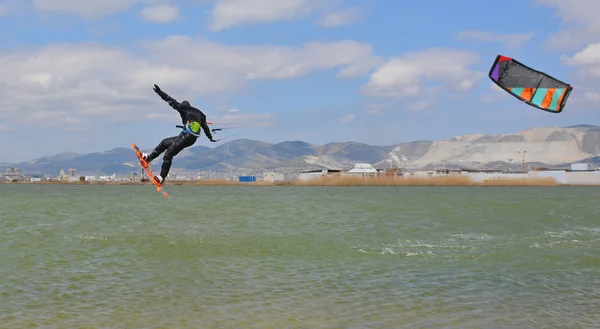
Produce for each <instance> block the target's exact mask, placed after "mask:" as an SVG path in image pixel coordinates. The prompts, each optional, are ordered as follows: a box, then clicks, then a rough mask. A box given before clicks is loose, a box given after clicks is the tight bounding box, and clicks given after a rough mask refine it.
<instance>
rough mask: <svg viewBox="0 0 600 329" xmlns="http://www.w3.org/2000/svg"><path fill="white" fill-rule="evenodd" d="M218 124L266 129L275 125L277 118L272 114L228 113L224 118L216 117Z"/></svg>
mask: <svg viewBox="0 0 600 329" xmlns="http://www.w3.org/2000/svg"><path fill="white" fill-rule="evenodd" d="M211 121H213V122H215V123H216V124H219V125H222V124H225V125H235V126H243V127H246V128H265V127H271V126H273V125H275V124H276V123H277V122H276V121H275V117H274V116H273V114H271V113H239V112H238V113H228V114H225V115H222V116H215V118H214V120H212V119H211Z"/></svg>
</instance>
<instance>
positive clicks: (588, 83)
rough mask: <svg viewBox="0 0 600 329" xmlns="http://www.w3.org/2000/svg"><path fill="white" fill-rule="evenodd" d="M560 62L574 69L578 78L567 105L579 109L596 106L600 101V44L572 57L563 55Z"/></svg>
mask: <svg viewBox="0 0 600 329" xmlns="http://www.w3.org/2000/svg"><path fill="white" fill-rule="evenodd" d="M561 62H562V63H563V64H564V65H567V66H571V67H573V68H575V69H576V74H577V76H578V79H577V81H576V83H573V84H574V86H573V92H572V93H571V96H570V98H569V103H573V104H576V105H577V106H579V107H591V106H597V104H598V101H599V100H600V93H598V90H600V43H595V44H590V45H588V46H587V47H585V48H584V49H583V50H581V51H580V52H578V53H575V54H574V55H572V56H568V55H563V56H561Z"/></svg>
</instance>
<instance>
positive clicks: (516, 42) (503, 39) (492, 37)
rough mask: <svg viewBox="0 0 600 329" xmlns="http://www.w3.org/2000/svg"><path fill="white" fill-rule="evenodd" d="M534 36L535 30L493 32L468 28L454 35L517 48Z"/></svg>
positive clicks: (458, 37) (459, 38)
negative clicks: (509, 32)
mask: <svg viewBox="0 0 600 329" xmlns="http://www.w3.org/2000/svg"><path fill="white" fill-rule="evenodd" d="M534 36H535V32H527V33H514V34H493V33H490V32H485V31H478V30H468V31H462V32H460V33H458V34H457V35H456V38H457V39H458V40H474V41H480V42H500V43H504V44H505V45H506V46H507V47H511V48H519V47H521V46H522V45H523V44H524V43H526V42H528V41H529V40H531V38H533V37H534Z"/></svg>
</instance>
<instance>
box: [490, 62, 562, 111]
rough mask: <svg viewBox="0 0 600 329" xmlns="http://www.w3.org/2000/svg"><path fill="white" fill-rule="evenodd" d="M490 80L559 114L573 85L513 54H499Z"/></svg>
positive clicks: (544, 108)
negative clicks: (516, 57)
mask: <svg viewBox="0 0 600 329" xmlns="http://www.w3.org/2000/svg"><path fill="white" fill-rule="evenodd" d="M489 77H490V79H492V81H494V83H495V84H496V85H498V86H499V87H500V88H502V89H504V90H505V91H506V92H508V93H510V94H511V95H513V96H515V97H516V98H518V99H520V100H521V101H523V102H525V103H527V104H529V105H531V106H533V107H536V108H538V109H540V110H544V111H548V112H552V113H560V112H562V110H563V108H564V107H565V105H566V103H567V98H569V94H570V93H571V91H572V90H573V87H572V86H571V85H570V84H568V83H565V82H562V81H560V80H558V79H555V78H553V77H551V76H550V75H548V74H546V73H544V72H540V71H537V70H534V69H532V68H531V67H528V66H526V65H524V64H523V63H520V62H519V61H517V60H515V59H512V58H510V57H505V56H502V55H498V56H496V60H495V61H494V64H493V65H492V67H491V68H490V73H489Z"/></svg>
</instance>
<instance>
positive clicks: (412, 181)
mask: <svg viewBox="0 0 600 329" xmlns="http://www.w3.org/2000/svg"><path fill="white" fill-rule="evenodd" d="M0 184H7V185H8V184H14V185H151V186H152V185H154V184H153V183H151V182H149V181H146V182H143V181H139V180H137V181H74V182H65V181H41V182H27V181H18V182H11V181H5V182H0ZM164 186H165V187H168V186H600V185H587V184H560V183H558V182H557V181H556V180H554V179H553V178H489V179H484V180H482V181H473V180H472V179H471V178H470V177H466V176H439V177H407V178H397V177H375V178H373V177H367V178H363V177H335V176H334V177H322V178H315V179H311V180H307V181H302V180H295V181H276V182H271V181H256V182H239V181H230V180H208V179H207V180H186V181H167V182H166V183H165V184H164Z"/></svg>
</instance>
